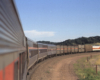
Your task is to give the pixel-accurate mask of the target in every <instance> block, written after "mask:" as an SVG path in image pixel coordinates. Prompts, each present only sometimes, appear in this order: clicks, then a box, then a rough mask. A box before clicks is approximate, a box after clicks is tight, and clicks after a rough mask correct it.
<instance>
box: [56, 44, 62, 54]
mask: <svg viewBox="0 0 100 80" xmlns="http://www.w3.org/2000/svg"><path fill="white" fill-rule="evenodd" d="M59 54H61V47H60V45H57V55H59Z"/></svg>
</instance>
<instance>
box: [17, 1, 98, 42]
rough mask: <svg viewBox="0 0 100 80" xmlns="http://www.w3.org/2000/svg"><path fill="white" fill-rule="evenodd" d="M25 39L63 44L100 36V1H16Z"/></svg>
mask: <svg viewBox="0 0 100 80" xmlns="http://www.w3.org/2000/svg"><path fill="white" fill-rule="evenodd" d="M15 3H16V7H17V10H18V13H19V16H20V20H21V23H22V26H23V29H24V32H25V35H26V36H27V37H29V38H30V39H32V40H34V41H39V40H45V41H54V42H60V41H64V40H66V39H75V38H78V37H82V36H84V37H89V36H97V35H98V36H100V0H15Z"/></svg>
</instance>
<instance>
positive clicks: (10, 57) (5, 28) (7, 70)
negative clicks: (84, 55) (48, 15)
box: [0, 0, 100, 80]
mask: <svg viewBox="0 0 100 80" xmlns="http://www.w3.org/2000/svg"><path fill="white" fill-rule="evenodd" d="M92 51H100V46H92V45H75V46H67V45H53V44H43V43H37V42H34V41H32V40H30V39H29V38H27V37H26V36H25V34H24V32H23V28H22V25H21V23H20V19H19V16H18V13H17V10H16V7H15V4H14V1H13V0H0V80H26V79H27V73H28V71H29V70H30V68H31V67H32V66H34V64H35V63H37V62H39V61H42V60H43V59H45V58H49V57H51V56H58V55H63V54H72V53H81V52H92Z"/></svg>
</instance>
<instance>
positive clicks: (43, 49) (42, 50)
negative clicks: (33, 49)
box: [38, 43, 48, 60]
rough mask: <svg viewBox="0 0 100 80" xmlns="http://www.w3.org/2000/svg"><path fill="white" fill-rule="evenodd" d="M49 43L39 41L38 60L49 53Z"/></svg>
mask: <svg viewBox="0 0 100 80" xmlns="http://www.w3.org/2000/svg"><path fill="white" fill-rule="evenodd" d="M47 51H48V45H47V44H43V43H38V60H40V59H43V58H45V57H47V55H48V52H47Z"/></svg>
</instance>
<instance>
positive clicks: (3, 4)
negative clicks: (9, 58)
mask: <svg viewBox="0 0 100 80" xmlns="http://www.w3.org/2000/svg"><path fill="white" fill-rule="evenodd" d="M24 39H25V35H24V33H23V30H22V26H21V24H20V21H19V17H18V15H17V12H16V9H15V6H14V3H13V0H0V54H3V53H10V52H15V51H24V50H25V49H26V48H25V46H26V45H25V40H24Z"/></svg>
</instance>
